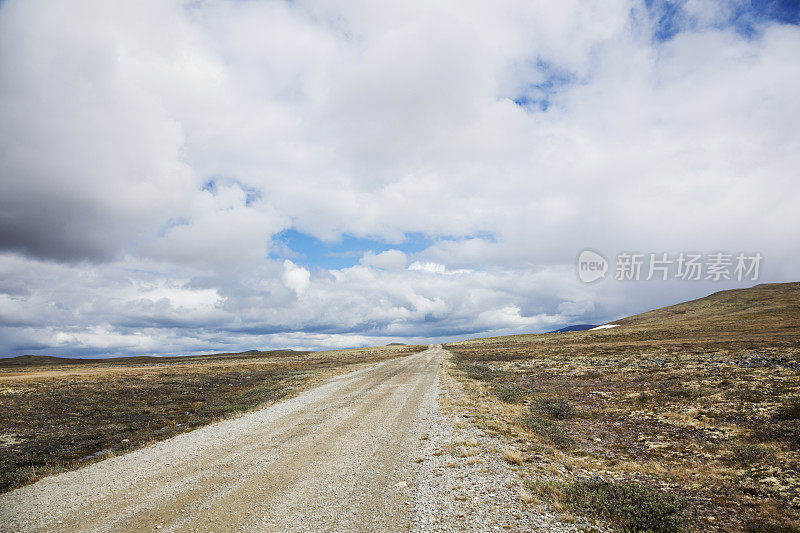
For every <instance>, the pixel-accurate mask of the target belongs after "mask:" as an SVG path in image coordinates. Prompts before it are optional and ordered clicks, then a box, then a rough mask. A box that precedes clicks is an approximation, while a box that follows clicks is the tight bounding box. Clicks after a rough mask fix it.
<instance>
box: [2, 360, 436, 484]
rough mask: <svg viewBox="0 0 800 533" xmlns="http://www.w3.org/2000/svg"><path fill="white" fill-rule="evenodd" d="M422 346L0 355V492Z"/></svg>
mask: <svg viewBox="0 0 800 533" xmlns="http://www.w3.org/2000/svg"><path fill="white" fill-rule="evenodd" d="M424 348H425V347H424V346H399V345H396V346H386V347H378V348H363V349H355V350H339V351H327V352H313V353H309V352H294V351H291V350H285V351H272V352H246V353H240V354H219V355H210V356H193V357H161V358H156V357H127V358H117V359H106V360H103V359H62V358H55V357H37V356H22V357H14V358H9V359H5V360H0V491H8V490H11V489H13V488H16V487H19V486H22V485H25V484H27V483H31V482H33V481H36V480H37V479H39V478H41V477H43V476H46V475H49V474H53V473H57V472H61V471H64V470H69V469H74V468H77V467H80V466H83V465H86V464H89V463H91V462H94V461H97V460H100V459H104V458H106V457H109V456H112V455H115V454H119V453H123V452H125V451H128V450H132V449H135V448H138V447H141V446H143V445H146V444H149V443H152V442H154V441H158V440H162V439H166V438H169V437H172V436H174V435H177V434H178V433H182V432H185V431H191V430H193V429H196V428H198V427H200V426H203V425H206V424H208V423H211V422H214V421H217V420H220V419H223V418H226V417H231V416H235V415H236V414H238V413H243V412H245V411H249V410H252V409H256V408H258V407H261V406H265V405H268V404H269V403H272V402H274V401H276V400H279V399H281V398H284V397H286V396H287V395H291V394H294V393H296V392H298V391H300V390H302V389H304V388H307V387H309V386H311V385H313V384H315V383H318V382H319V381H320V380H321V379H322V378H325V377H328V376H331V375H333V374H334V373H337V372H342V371H349V370H354V369H355V366H354V365H357V364H359V363H373V362H377V361H381V360H384V359H388V358H391V357H397V356H404V355H410V354H413V353H416V352H419V351H421V350H422V349H424Z"/></svg>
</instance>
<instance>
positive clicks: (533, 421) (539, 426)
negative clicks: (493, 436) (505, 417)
mask: <svg viewBox="0 0 800 533" xmlns="http://www.w3.org/2000/svg"><path fill="white" fill-rule="evenodd" d="M520 423H521V425H522V426H523V427H525V428H526V429H528V430H529V431H531V432H533V433H535V434H536V435H538V436H539V437H541V438H542V439H544V440H545V441H547V442H549V443H550V444H552V445H553V446H555V447H556V448H559V449H562V450H564V449H567V448H570V447H572V446H573V445H574V444H575V439H573V438H572V436H571V435H570V434H569V433H567V432H566V430H564V428H562V427H561V426H559V425H558V424H557V423H556V422H554V421H553V420H550V419H549V418H547V417H546V416H545V415H544V414H543V413H542V412H541V411H540V410H539V409H537V406H535V405H532V406H531V408H530V409H529V410H528V412H527V413H526V414H525V415H524V416H523V417H522V420H521V421H520Z"/></svg>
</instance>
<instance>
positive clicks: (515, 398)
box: [492, 383, 530, 403]
mask: <svg viewBox="0 0 800 533" xmlns="http://www.w3.org/2000/svg"><path fill="white" fill-rule="evenodd" d="M492 392H493V393H494V395H495V396H497V397H498V398H499V399H500V400H501V401H503V402H505V403H521V402H522V401H523V400H525V398H526V397H527V396H528V393H529V392H530V391H529V390H528V389H527V388H526V387H523V386H522V385H518V384H516V383H504V384H498V385H494V386H493V387H492Z"/></svg>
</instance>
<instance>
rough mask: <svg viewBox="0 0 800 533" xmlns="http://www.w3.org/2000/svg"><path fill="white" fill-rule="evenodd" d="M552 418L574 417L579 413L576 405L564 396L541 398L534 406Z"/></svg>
mask: <svg viewBox="0 0 800 533" xmlns="http://www.w3.org/2000/svg"><path fill="white" fill-rule="evenodd" d="M534 407H535V408H536V409H537V410H539V411H541V412H542V413H544V414H545V415H547V416H549V417H550V418H556V419H565V418H572V417H573V416H575V414H576V413H577V411H576V409H575V406H574V405H572V404H571V403H570V402H569V400H565V399H564V398H540V399H539V400H537V401H536V404H535V406H534Z"/></svg>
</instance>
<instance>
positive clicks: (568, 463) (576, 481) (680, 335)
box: [445, 283, 800, 532]
mask: <svg viewBox="0 0 800 533" xmlns="http://www.w3.org/2000/svg"><path fill="white" fill-rule="evenodd" d="M614 323H615V324H620V327H617V328H613V329H605V330H599V331H591V332H572V333H557V334H542V335H520V336H511V337H498V338H489V339H475V340H470V341H464V342H457V343H452V344H449V345H446V346H445V347H446V348H447V349H448V350H450V351H451V352H452V353H453V354H454V357H453V361H452V365H451V366H450V367H449V371H450V372H452V373H453V374H454V375H455V376H456V377H457V378H459V379H460V381H461V382H462V386H463V390H464V392H465V394H464V395H463V396H462V398H463V400H462V401H464V402H465V403H466V405H465V406H464V407H465V409H467V410H468V411H470V412H471V413H472V415H471V417H470V420H471V421H472V423H474V424H476V425H478V426H479V427H481V428H483V429H484V430H485V431H487V432H488V433H489V434H491V435H494V436H496V437H497V438H499V439H502V440H504V441H505V442H506V445H509V444H510V445H513V446H514V448H515V449H516V451H517V452H518V455H519V456H520V458H521V465H520V466H519V467H518V472H519V475H520V476H522V477H523V478H524V479H523V480H522V482H523V484H524V485H525V488H526V494H529V495H530V497H529V498H526V500H527V501H530V503H529V505H542V506H548V507H549V508H551V509H554V510H556V511H558V512H561V513H563V514H564V516H565V517H569V516H572V517H575V516H576V515H578V516H582V517H588V518H589V519H594V520H596V521H597V523H598V524H606V525H610V526H612V527H615V528H617V529H619V530H622V531H654V532H656V531H680V530H684V531H753V532H755V531H759V532H760V531H766V532H768V531H774V532H778V531H780V532H796V531H800V528H798V526H797V524H800V284H799V283H789V284H774V285H759V286H757V287H754V288H752V289H743V290H734V291H724V292H720V293H716V294H713V295H711V296H709V297H707V298H703V299H700V300H696V301H693V302H687V303H684V304H680V305H676V306H672V307H667V308H664V309H659V310H655V311H651V312H649V313H644V314H642V315H637V316H634V317H630V318H627V319H623V320H619V321H616V322H614ZM510 453H511V452H510V451H508V450H506V451H504V454H506V455H508V454H510Z"/></svg>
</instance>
